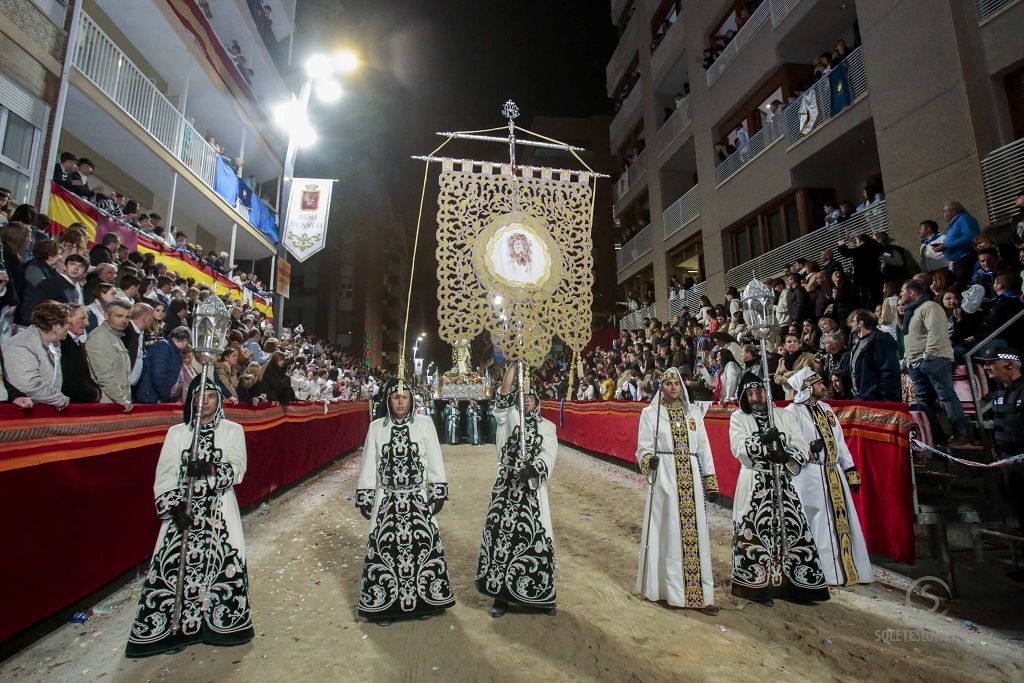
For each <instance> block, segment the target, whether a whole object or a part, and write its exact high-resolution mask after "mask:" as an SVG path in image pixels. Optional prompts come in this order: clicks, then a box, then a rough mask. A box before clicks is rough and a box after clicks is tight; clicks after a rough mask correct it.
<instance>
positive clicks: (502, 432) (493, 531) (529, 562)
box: [476, 362, 558, 617]
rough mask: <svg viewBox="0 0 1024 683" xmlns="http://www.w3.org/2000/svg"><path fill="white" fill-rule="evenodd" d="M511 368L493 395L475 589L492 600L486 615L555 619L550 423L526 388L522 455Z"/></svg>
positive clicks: (553, 451)
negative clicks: (493, 430)
mask: <svg viewBox="0 0 1024 683" xmlns="http://www.w3.org/2000/svg"><path fill="white" fill-rule="evenodd" d="M517 367H518V366H517V364H516V363H515V362H513V363H511V364H509V366H508V369H507V370H506V371H505V377H504V379H503V380H502V383H501V387H500V388H499V390H498V393H497V395H496V396H495V397H494V404H493V405H494V410H493V412H494V417H495V419H496V420H497V444H498V458H499V462H498V476H497V479H496V480H495V482H494V488H493V489H492V490H491V503H490V505H489V506H488V508H487V517H486V518H485V519H484V528H483V532H482V540H481V543H480V558H479V561H478V562H477V569H476V588H477V590H478V591H480V592H481V593H482V594H484V595H486V596H489V597H492V598H494V603H493V605H492V606H491V616H492V617H501V616H504V614H505V612H506V610H508V609H509V608H510V607H513V608H529V609H535V610H541V611H543V612H545V613H547V614H549V615H554V614H555V578H556V576H557V575H558V565H557V562H556V561H555V536H554V532H553V529H552V526H551V509H550V507H549V506H548V486H547V482H548V479H549V478H550V477H551V472H552V471H553V470H554V467H555V456H556V455H557V453H558V436H557V434H556V430H555V425H554V424H552V423H551V422H550V421H549V420H546V419H544V418H543V417H541V414H540V400H539V398H538V397H537V395H536V394H534V393H532V392H531V391H530V390H529V388H527V389H526V398H525V401H524V404H525V407H526V452H525V453H523V449H522V446H521V441H520V433H521V432H520V430H521V429H522V425H523V419H522V417H521V416H520V412H519V403H518V400H517V399H518V396H517V392H515V391H514V387H513V384H514V382H515V377H516V372H517Z"/></svg>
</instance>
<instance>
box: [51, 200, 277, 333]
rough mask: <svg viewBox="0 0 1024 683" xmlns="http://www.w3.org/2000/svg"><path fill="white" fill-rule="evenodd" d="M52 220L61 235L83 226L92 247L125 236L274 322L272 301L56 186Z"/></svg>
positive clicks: (126, 240)
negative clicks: (107, 238) (105, 239)
mask: <svg viewBox="0 0 1024 683" xmlns="http://www.w3.org/2000/svg"><path fill="white" fill-rule="evenodd" d="M49 216H50V220H51V221H53V224H52V225H51V226H50V230H51V232H52V233H53V234H55V235H59V234H60V233H62V232H64V231H65V230H67V228H68V226H69V225H71V224H72V223H81V224H82V225H84V226H85V230H86V232H87V233H88V234H89V243H90V244H93V243H95V242H96V238H97V236H100V238H101V239H102V236H103V235H105V234H107V233H108V232H114V233H117V234H118V235H120V236H121V242H122V243H123V244H124V245H125V246H127V247H128V248H129V249H131V250H132V251H138V252H139V253H140V254H143V255H145V254H153V257H154V258H155V259H156V261H157V263H163V264H164V265H166V266H167V269H168V270H172V271H174V272H175V273H177V274H178V276H179V277H184V278H192V279H193V280H195V282H196V284H205V285H207V286H208V287H210V288H211V289H212V290H213V291H214V292H215V293H217V294H224V293H225V292H226V293H227V295H228V296H229V297H230V298H231V299H234V300H235V301H239V302H241V303H247V304H250V305H251V306H252V307H253V308H255V309H257V310H259V311H260V312H261V313H263V314H264V315H266V316H267V318H269V319H270V320H273V319H274V309H273V306H272V304H271V302H270V301H268V300H267V299H265V298H264V297H262V296H260V295H258V294H255V293H253V292H251V291H250V290H248V289H245V288H244V287H239V286H238V284H237V283H236V282H234V281H232V280H229V279H228V278H226V277H224V276H223V275H221V274H220V273H215V272H213V271H212V270H210V268H208V267H207V266H206V264H204V263H201V262H199V261H196V260H194V259H192V258H191V257H189V256H187V255H185V254H182V253H181V252H179V251H175V250H174V249H171V248H169V247H167V246H166V245H163V244H158V243H157V242H154V241H153V240H151V239H149V238H148V237H146V236H144V235H139V234H137V233H135V232H134V231H133V230H132V229H131V228H130V227H128V226H127V225H124V224H123V223H119V222H118V221H115V220H114V219H113V218H111V217H110V216H108V215H107V214H105V213H103V212H102V211H100V210H99V209H97V208H96V207H95V206H93V205H92V204H90V203H88V202H86V201H84V200H83V199H81V198H80V197H78V196H76V195H74V194H72V193H70V192H68V191H67V190H65V189H64V188H63V187H60V186H59V185H57V184H56V183H53V182H51V183H50V206H49Z"/></svg>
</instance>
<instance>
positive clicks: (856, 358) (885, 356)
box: [850, 330, 903, 401]
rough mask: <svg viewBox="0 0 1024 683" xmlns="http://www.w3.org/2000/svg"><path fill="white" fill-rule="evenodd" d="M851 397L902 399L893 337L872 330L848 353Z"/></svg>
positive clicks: (881, 399) (896, 352) (867, 399)
mask: <svg viewBox="0 0 1024 683" xmlns="http://www.w3.org/2000/svg"><path fill="white" fill-rule="evenodd" d="M850 369H851V375H852V380H853V397H854V398H855V399H856V400H858V401H902V400H903V394H902V392H901V390H900V361H899V349H898V348H897V346H896V340H895V339H893V338H892V337H891V336H890V335H889V334H887V333H885V332H881V331H879V330H874V331H872V332H871V334H869V335H868V336H866V337H863V338H861V339H860V340H858V341H857V344H856V345H855V346H854V347H853V351H852V352H851V353H850Z"/></svg>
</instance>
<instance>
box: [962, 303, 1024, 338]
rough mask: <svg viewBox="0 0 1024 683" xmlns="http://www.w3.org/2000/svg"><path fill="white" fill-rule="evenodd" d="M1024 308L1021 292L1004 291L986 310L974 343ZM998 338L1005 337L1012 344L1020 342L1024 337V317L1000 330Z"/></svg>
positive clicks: (975, 334)
mask: <svg viewBox="0 0 1024 683" xmlns="http://www.w3.org/2000/svg"><path fill="white" fill-rule="evenodd" d="M1022 309H1024V303H1022V302H1021V300H1020V292H1003V293H1002V294H1001V295H1000V296H997V297H996V298H994V299H992V302H991V303H990V304H989V305H988V310H987V311H985V313H984V315H983V316H982V318H981V322H980V323H979V324H978V327H977V328H976V329H975V331H974V344H977V343H978V342H980V341H981V340H982V339H984V338H985V337H987V336H989V335H990V334H992V333H993V332H995V331H996V330H998V329H999V327H1000V326H1001V325H1003V324H1004V323H1006V322H1008V321H1009V320H1010V318H1012V317H1013V316H1015V315H1017V314H1018V313H1019V312H1020V311H1021V310H1022ZM998 339H1005V340H1006V341H1008V342H1010V344H1020V343H1021V340H1022V339H1024V317H1022V318H1019V319H1018V320H1017V321H1016V322H1014V323H1013V324H1012V325H1010V326H1009V327H1007V328H1006V329H1005V330H1003V331H1002V332H1000V333H999V337H998ZM972 345H973V344H972Z"/></svg>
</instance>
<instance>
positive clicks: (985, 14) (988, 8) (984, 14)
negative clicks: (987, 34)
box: [978, 0, 1020, 24]
mask: <svg viewBox="0 0 1024 683" xmlns="http://www.w3.org/2000/svg"><path fill="white" fill-rule="evenodd" d="M1015 2H1020V0H978V23H979V24H983V23H985V21H987V20H988V19H989V18H991V17H992V15H994V14H997V13H999V12H1000V11H1001V10H1002V9H1003V8H1004V7H1009V6H1010V5H1012V4H1014V3H1015Z"/></svg>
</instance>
